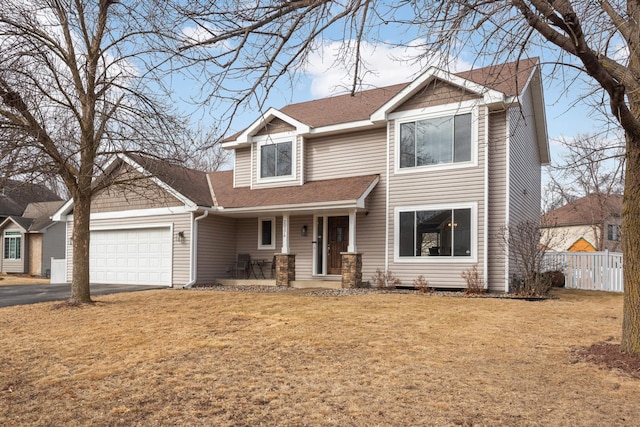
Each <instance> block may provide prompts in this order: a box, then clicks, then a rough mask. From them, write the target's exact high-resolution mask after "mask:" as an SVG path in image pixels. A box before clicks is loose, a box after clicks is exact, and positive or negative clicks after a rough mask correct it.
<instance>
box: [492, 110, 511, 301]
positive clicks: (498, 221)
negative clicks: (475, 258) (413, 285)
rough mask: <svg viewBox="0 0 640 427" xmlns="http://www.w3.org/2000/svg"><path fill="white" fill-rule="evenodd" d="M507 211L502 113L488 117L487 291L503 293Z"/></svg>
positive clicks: (505, 136)
mask: <svg viewBox="0 0 640 427" xmlns="http://www.w3.org/2000/svg"><path fill="white" fill-rule="evenodd" d="M506 209H507V135H506V113H505V112H504V111H501V112H496V113H492V114H491V115H490V116H489V248H488V252H489V280H488V281H489V283H488V285H489V289H490V290H492V291H504V290H505V253H504V247H503V244H502V237H501V236H502V230H503V227H504V226H505V224H506Z"/></svg>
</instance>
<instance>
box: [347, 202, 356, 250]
mask: <svg viewBox="0 0 640 427" xmlns="http://www.w3.org/2000/svg"><path fill="white" fill-rule="evenodd" d="M357 251H358V249H357V248H356V210H355V209H350V210H349V246H348V247H347V252H349V253H352V254H354V253H356V252H357Z"/></svg>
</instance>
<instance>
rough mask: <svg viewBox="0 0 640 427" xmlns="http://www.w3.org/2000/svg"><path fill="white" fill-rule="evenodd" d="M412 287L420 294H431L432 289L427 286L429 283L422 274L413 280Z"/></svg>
mask: <svg viewBox="0 0 640 427" xmlns="http://www.w3.org/2000/svg"><path fill="white" fill-rule="evenodd" d="M413 287H414V288H416V290H417V291H418V292H420V293H422V294H426V293H427V292H433V288H432V287H431V286H429V281H428V280H427V279H425V278H424V276H423V275H422V274H421V275H419V276H418V277H417V278H416V279H414V280H413Z"/></svg>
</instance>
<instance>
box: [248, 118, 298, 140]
mask: <svg viewBox="0 0 640 427" xmlns="http://www.w3.org/2000/svg"><path fill="white" fill-rule="evenodd" d="M295 130H296V128H295V127H294V126H292V125H291V124H289V123H287V122H285V121H284V120H282V119H281V118H279V117H275V118H273V119H272V120H271V121H270V122H269V123H267V124H266V125H265V126H264V127H263V128H262V129H260V130H259V131H258V132H257V133H256V136H261V135H275V134H277V133H281V132H295Z"/></svg>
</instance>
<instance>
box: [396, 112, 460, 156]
mask: <svg viewBox="0 0 640 427" xmlns="http://www.w3.org/2000/svg"><path fill="white" fill-rule="evenodd" d="M471 133H472V132H471V113H467V114H459V115H451V116H444V117H434V118H428V119H423V120H415V121H409V122H404V123H401V124H400V167H401V168H413V167H416V166H426V165H436V164H440V163H458V162H469V161H471V145H472V144H471Z"/></svg>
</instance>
